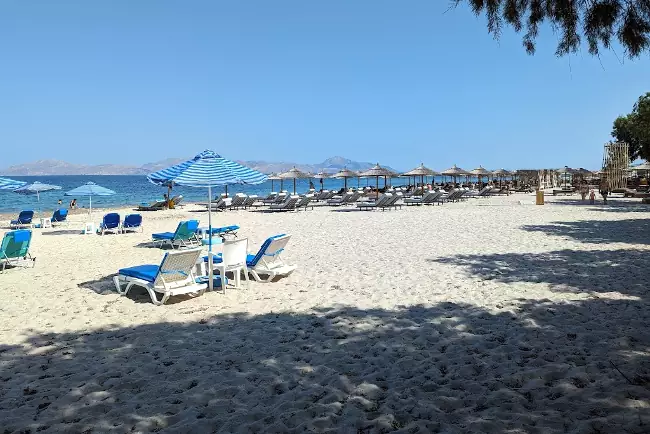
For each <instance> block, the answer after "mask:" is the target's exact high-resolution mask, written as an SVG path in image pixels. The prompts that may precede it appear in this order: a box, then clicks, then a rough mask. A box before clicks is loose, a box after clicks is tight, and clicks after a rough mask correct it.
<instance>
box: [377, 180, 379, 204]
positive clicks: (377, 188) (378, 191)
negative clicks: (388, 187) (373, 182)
mask: <svg viewBox="0 0 650 434" xmlns="http://www.w3.org/2000/svg"><path fill="white" fill-rule="evenodd" d="M377 199H379V176H378V177H377Z"/></svg>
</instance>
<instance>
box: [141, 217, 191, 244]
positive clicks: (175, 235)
mask: <svg viewBox="0 0 650 434" xmlns="http://www.w3.org/2000/svg"><path fill="white" fill-rule="evenodd" d="M198 229H199V221H198V220H187V221H183V222H180V223H179V224H178V226H177V227H176V231H175V232H162V233H158V234H152V235H151V238H152V242H153V244H154V246H155V245H156V243H160V244H159V247H162V246H163V245H165V244H169V245H171V246H172V248H176V247H178V248H180V247H192V246H194V245H195V244H201V242H200V241H199V236H198V234H197V230H198Z"/></svg>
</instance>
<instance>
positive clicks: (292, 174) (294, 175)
mask: <svg viewBox="0 0 650 434" xmlns="http://www.w3.org/2000/svg"><path fill="white" fill-rule="evenodd" d="M280 178H282V179H293V194H296V179H299V178H300V179H303V178H309V175H308V174H306V173H305V172H301V171H300V170H298V169H296V168H295V167H294V168H293V169H291V170H289V171H287V172H284V173H281V174H280Z"/></svg>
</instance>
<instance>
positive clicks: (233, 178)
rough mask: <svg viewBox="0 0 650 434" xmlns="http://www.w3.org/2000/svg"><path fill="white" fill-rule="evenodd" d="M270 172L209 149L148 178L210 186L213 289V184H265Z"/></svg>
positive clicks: (157, 181)
mask: <svg viewBox="0 0 650 434" xmlns="http://www.w3.org/2000/svg"><path fill="white" fill-rule="evenodd" d="M266 178H267V177H266V175H265V174H263V173H261V172H258V171H257V170H253V169H251V168H250V167H246V166H244V165H242V164H239V163H236V162H234V161H232V160H228V159H227V158H223V157H222V156H221V155H219V154H217V153H216V152H213V151H210V150H206V151H203V152H201V153H200V154H198V155H197V156H195V157H194V158H192V159H191V160H188V161H185V162H183V163H179V164H176V165H174V166H171V167H168V168H167V169H163V170H160V171H158V172H154V173H150V174H149V175H147V179H149V181H150V182H152V183H153V184H157V185H161V184H163V183H165V182H169V181H173V182H174V183H175V184H177V185H183V186H187V187H198V188H207V189H208V234H209V238H208V251H209V252H210V254H208V258H209V259H208V272H209V281H208V286H209V288H210V289H212V288H213V285H214V283H213V279H212V277H213V274H212V273H213V269H212V264H213V262H212V261H213V258H212V254H211V252H212V187H221V186H226V185H232V184H247V185H254V184H261V183H263V182H265V181H266Z"/></svg>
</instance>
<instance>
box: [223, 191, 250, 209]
mask: <svg viewBox="0 0 650 434" xmlns="http://www.w3.org/2000/svg"><path fill="white" fill-rule="evenodd" d="M247 197H248V196H246V195H245V194H241V193H238V194H236V195H235V197H233V198H232V201H231V202H230V205H229V206H228V208H230V209H239V208H243V207H244V201H245V200H246V198H247Z"/></svg>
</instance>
